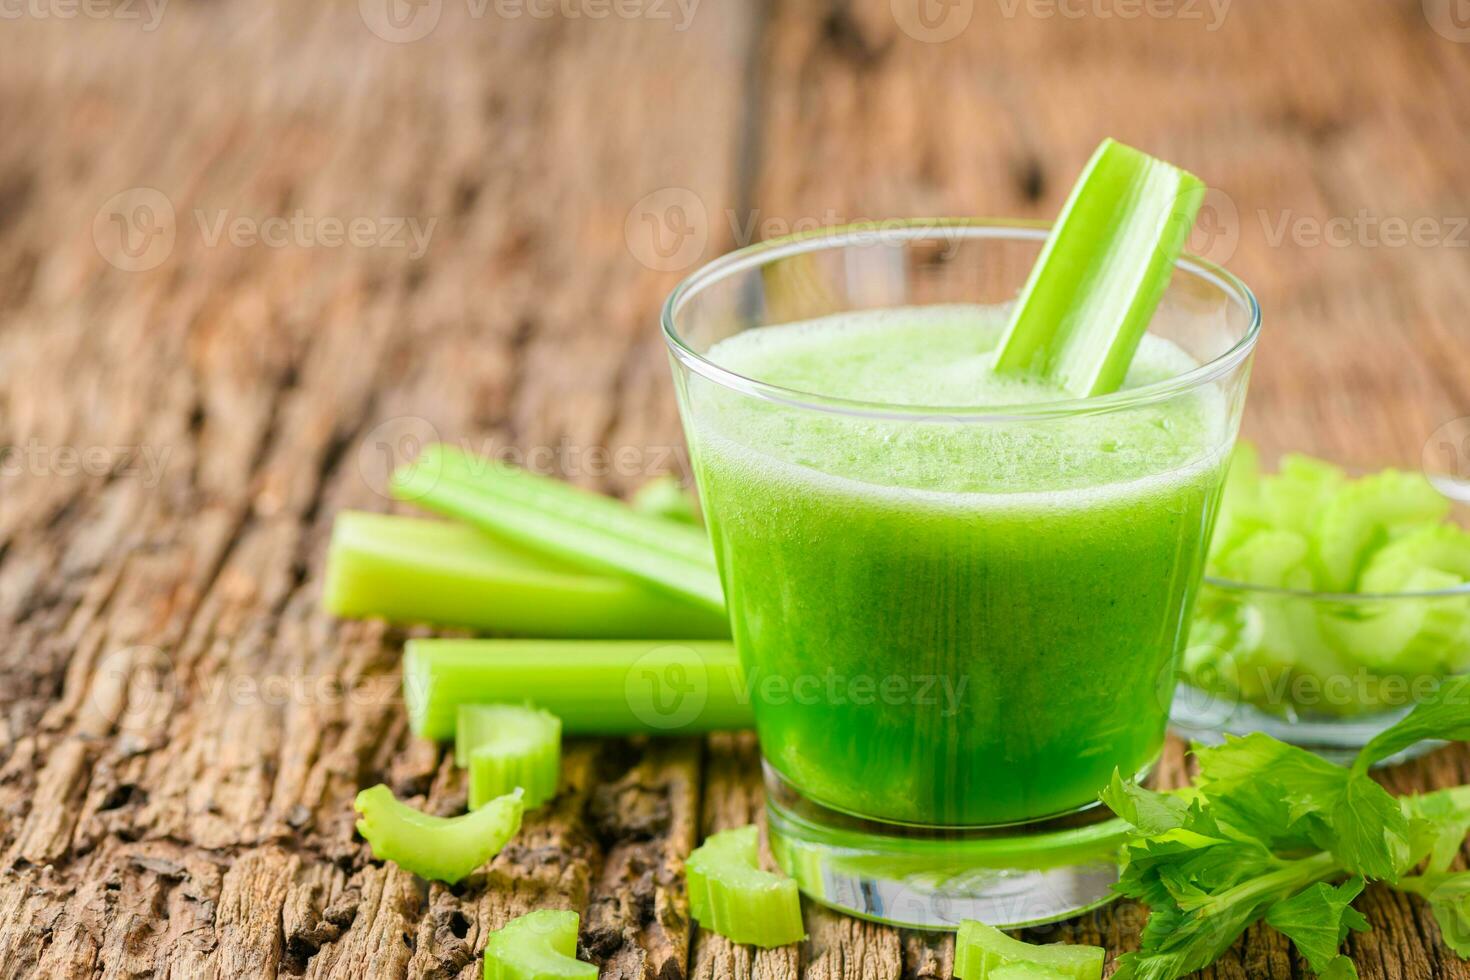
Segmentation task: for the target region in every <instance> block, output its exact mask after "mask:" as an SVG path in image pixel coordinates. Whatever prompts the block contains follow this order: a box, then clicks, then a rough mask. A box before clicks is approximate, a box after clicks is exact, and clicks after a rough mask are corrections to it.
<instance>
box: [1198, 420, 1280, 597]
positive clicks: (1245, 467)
mask: <svg viewBox="0 0 1470 980" xmlns="http://www.w3.org/2000/svg"><path fill="white" fill-rule="evenodd" d="M1269 524H1270V522H1269V521H1268V520H1266V518H1265V515H1264V514H1263V513H1262V508H1261V458H1260V454H1259V453H1258V452H1257V451H1256V447H1255V446H1253V445H1251V444H1250V443H1248V442H1246V441H1244V440H1241V441H1240V442H1237V443H1236V444H1235V451H1234V452H1233V453H1232V454H1231V456H1230V468H1229V470H1227V471H1226V474H1225V484H1224V487H1223V489H1222V491H1221V494H1220V513H1219V515H1218V516H1217V517H1216V518H1215V529H1214V537H1213V539H1212V544H1211V550H1210V570H1211V571H1212V572H1214V571H1215V563H1216V561H1218V559H1219V557H1220V556H1222V555H1225V554H1228V553H1229V552H1230V550H1231V549H1233V548H1235V547H1236V546H1237V545H1239V544H1240V543H1241V542H1242V541H1244V540H1245V539H1246V537H1248V536H1249V535H1250V534H1251V533H1252V532H1254V531H1259V530H1261V529H1262V528H1265V527H1268V526H1269Z"/></svg>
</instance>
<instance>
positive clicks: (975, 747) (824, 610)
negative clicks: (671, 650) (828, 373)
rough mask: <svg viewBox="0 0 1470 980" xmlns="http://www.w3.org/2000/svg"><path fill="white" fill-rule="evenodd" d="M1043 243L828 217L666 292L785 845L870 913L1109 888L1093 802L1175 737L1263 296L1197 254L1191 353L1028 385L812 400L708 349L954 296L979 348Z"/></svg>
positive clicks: (808, 869) (797, 867)
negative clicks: (1055, 392)
mask: <svg viewBox="0 0 1470 980" xmlns="http://www.w3.org/2000/svg"><path fill="white" fill-rule="evenodd" d="M1046 234H1047V229H1046V228H1045V227H1044V226H1037V225H1031V224H1020V223H1005V222H993V221H933V220H925V221H905V222H891V223H886V224H882V225H865V226H850V227H846V228H839V229H832V230H827V231H823V232H819V233H816V234H811V235H805V236H800V237H797V238H792V239H784V240H779V241H774V242H768V243H764V244H760V245H757V246H754V247H751V248H747V249H743V250H741V251H738V252H735V253H732V254H730V255H727V256H725V257H723V258H720V259H718V260H716V261H714V262H712V263H711V264H709V265H707V266H705V267H704V268H702V269H700V270H698V271H697V272H695V273H694V274H693V275H691V276H690V277H689V278H688V279H687V280H685V281H684V282H683V283H682V284H680V285H679V286H678V287H677V288H676V289H675V290H674V291H673V293H672V294H671V295H670V297H669V299H668V302H667V303H666V305H665V307H664V311H663V317H662V325H663V331H664V335H665V338H666V340H667V342H668V347H669V352H670V357H671V362H672V365H673V370H674V377H675V383H676V387H677V391H678V400H679V408H680V414H681V418H682V420H683V424H684V431H685V435H686V438H687V440H688V443H689V449H690V456H691V460H692V463H693V467H694V472H695V477H696V481H697V483H698V487H699V494H700V500H701V504H702V507H703V510H704V514H705V517H706V521H707V523H708V526H709V529H710V536H711V539H712V542H713V545H714V550H715V554H716V558H717V561H718V565H719V571H720V575H721V580H722V582H723V586H724V591H725V596H726V605H727V608H728V611H729V615H730V624H731V632H732V635H733V637H734V641H735V644H736V646H737V648H738V650H739V653H740V658H741V663H742V667H743V670H744V675H745V681H744V683H745V686H746V690H747V691H748V693H749V696H750V697H751V699H752V704H753V709H754V713H755V719H756V727H757V731H758V735H759V739H760V745H761V753H762V758H763V763H764V769H765V779H766V788H767V799H768V817H769V831H770V845H771V850H772V852H773V854H774V856H775V858H776V860H777V861H778V862H779V863H780V864H781V865H782V867H783V868H784V869H785V870H786V871H787V873H789V874H791V875H792V876H793V877H794V878H795V879H796V880H797V882H798V884H799V885H800V887H801V888H802V890H803V891H804V892H805V893H806V894H807V895H808V896H810V897H811V898H813V899H815V900H817V901H819V902H822V903H824V904H827V905H829V906H833V907H836V908H839V909H841V910H843V911H846V912H849V913H851V914H854V915H858V916H862V917H865V918H870V919H875V920H879V921H884V922H889V923H894V924H898V925H905V926H914V927H921V928H954V927H955V926H956V925H957V924H958V922H959V921H960V920H961V919H964V918H977V919H982V920H984V921H987V922H990V923H992V924H1001V925H1017V924H1023V923H1035V922H1041V921H1049V920H1051V919H1055V918H1060V917H1063V916H1065V915H1068V914H1072V913H1074V912H1076V911H1077V910H1079V909H1082V908H1086V907H1089V906H1091V905H1093V904H1097V903H1100V902H1101V901H1104V900H1105V899H1106V897H1107V895H1108V888H1109V886H1110V885H1111V884H1112V882H1113V881H1114V880H1115V879H1116V867H1115V864H1114V862H1113V860H1112V858H1113V856H1114V855H1115V853H1116V848H1117V846H1118V843H1119V840H1118V837H1117V834H1116V830H1115V825H1109V824H1106V823H1102V822H1100V818H1101V817H1103V816H1105V815H1106V814H1105V811H1100V809H1099V807H1098V794H1099V791H1100V790H1101V789H1102V788H1103V787H1104V786H1105V785H1106V784H1107V783H1108V781H1109V780H1110V779H1111V777H1112V775H1113V773H1114V771H1115V770H1116V771H1118V772H1121V773H1122V774H1123V776H1125V777H1143V776H1145V775H1146V774H1147V773H1148V772H1149V770H1150V767H1151V766H1152V765H1153V764H1154V762H1155V761H1156V759H1157V758H1158V755H1159V753H1160V750H1161V748H1162V745H1163V740H1164V733H1165V727H1166V724H1167V721H1168V716H1169V707H1170V701H1171V699H1172V696H1173V691H1174V686H1175V684H1174V681H1175V660H1176V657H1177V656H1178V654H1179V652H1180V650H1181V647H1182V645H1183V643H1184V639H1185V635H1186V632H1187V624H1188V622H1189V614H1190V607H1191V603H1192V600H1193V597H1194V594H1195V591H1196V589H1197V588H1198V585H1199V581H1200V574H1201V569H1202V563H1203V558H1204V554H1205V550H1206V546H1207V544H1208V541H1209V532H1210V526H1211V523H1212V520H1213V516H1214V513H1215V509H1216V503H1217V501H1218V496H1219V492H1220V488H1221V478H1222V476H1223V472H1224V468H1225V466H1226V464H1227V461H1228V459H1229V453H1230V450H1231V447H1232V445H1233V441H1234V438H1235V433H1236V429H1237V426H1238V422H1239V418H1240V412H1241V407H1242V404H1243V401H1244V396H1245V389H1246V382H1247V377H1248V374H1249V364H1250V358H1251V353H1252V350H1253V347H1254V344H1255V340H1256V336H1257V332H1258V330H1259V323H1260V316H1259V309H1258V307H1257V304H1256V301H1255V299H1254V297H1253V296H1252V295H1251V293H1250V291H1249V290H1248V289H1247V288H1246V287H1245V286H1244V285H1243V284H1242V283H1240V282H1239V281H1238V280H1237V279H1235V278H1234V277H1233V276H1231V275H1230V274H1229V273H1227V272H1225V271H1224V270H1222V269H1219V268H1217V267H1215V266H1212V265H1210V264H1208V263H1206V262H1203V261H1200V260H1196V259H1192V258H1189V259H1184V260H1182V261H1180V262H1179V263H1178V266H1177V268H1176V270H1175V273H1174V275H1173V278H1172V281H1171V283H1170V285H1169V288H1168V289H1167V291H1166V294H1165V296H1164V299H1163V302H1162V304H1161V306H1160V309H1159V311H1158V313H1157V314H1156V316H1155V317H1154V320H1153V322H1152V324H1151V327H1150V332H1151V333H1152V334H1153V335H1155V336H1156V337H1159V338H1163V340H1165V341H1168V342H1169V343H1172V344H1173V345H1175V347H1177V348H1178V349H1179V350H1181V351H1183V352H1184V353H1185V354H1187V355H1188V358H1187V359H1184V363H1185V364H1186V365H1188V366H1187V367H1186V368H1185V369H1184V370H1182V372H1181V373H1177V374H1175V375H1174V376H1171V377H1168V378H1165V379H1163V380H1158V381H1155V382H1153V383H1149V384H1144V385H1142V386H1139V387H1132V388H1126V389H1125V390H1122V391H1119V392H1116V393H1113V394H1109V395H1103V396H1099V397H1093V398H1086V399H1059V400H1056V401H1051V402H1045V403H1040V404H1023V405H1015V406H998V407H976V406H973V405H969V406H967V405H922V404H892V403H884V402H882V401H868V400H862V399H860V398H852V397H833V396H832V395H830V394H823V393H821V392H813V391H801V390H795V389H792V388H789V387H783V386H781V385H778V384H775V383H772V382H771V381H770V380H769V379H764V378H761V377H750V376H744V375H741V374H738V373H736V372H734V371H732V370H730V369H728V368H726V367H724V366H722V365H721V363H720V356H719V351H718V350H715V351H713V353H712V348H715V347H716V345H718V344H719V343H720V342H721V341H724V340H727V339H729V338H732V337H734V336H736V335H737V334H741V333H743V332H745V331H751V330H764V329H767V328H770V327H774V326H778V325H781V324H790V323H797V322H802V321H808V320H812V319H816V318H822V317H832V316H857V315H863V316H872V315H873V312H874V311H884V310H889V311H900V312H896V313H890V314H886V315H887V316H889V317H898V318H902V317H903V316H905V314H904V313H903V312H901V311H902V310H904V309H906V308H922V310H921V311H919V312H916V313H915V314H914V322H916V323H928V322H931V321H930V320H926V319H923V318H922V317H921V316H920V313H921V312H928V313H933V312H934V311H935V310H936V309H938V310H939V312H940V313H944V312H945V309H948V310H949V311H951V312H954V313H956V315H960V316H965V315H967V314H966V310H967V309H968V310H969V311H970V312H972V313H974V321H975V324H976V327H975V329H976V330H977V341H976V343H977V345H982V344H984V343H990V342H993V340H994V335H995V333H996V330H997V328H998V326H999V325H1003V323H1004V312H1005V311H1004V306H1005V304H1008V303H1010V302H1012V301H1013V300H1014V299H1015V297H1016V295H1017V293H1018V292H1019V290H1020V288H1021V287H1022V285H1023V284H1024V282H1025V281H1026V278H1027V275H1028V274H1029V272H1030V270H1031V267H1032V265H1033V264H1034V262H1035V260H1036V258H1037V256H1038V254H1039V253H1040V250H1041V248H1042V246H1043V244H1044V242H1045V240H1046ZM960 304H963V306H961V305H960ZM977 308H978V309H977ZM854 322H856V321H854ZM985 324H989V326H988V327H987V326H985ZM984 330H990V331H991V334H990V338H989V339H988V340H983V339H982V338H980V336H979V333H980V332H983V331H984ZM747 339H748V338H747ZM757 339H758V338H757ZM922 342H923V341H922V336H921V337H920V339H919V340H917V341H916V343H922ZM1150 343H1154V344H1158V343H1160V342H1159V341H1150ZM903 353H904V352H903V351H902V350H896V351H894V352H893V353H892V356H893V358H894V359H895V363H897V361H898V360H899V359H901V358H902V357H903ZM1175 353H1177V351H1176V352H1175ZM792 356H798V355H797V354H793V355H792ZM800 356H808V357H810V356H817V357H820V354H819V353H818V354H811V353H810V352H808V353H804V354H801V355H800Z"/></svg>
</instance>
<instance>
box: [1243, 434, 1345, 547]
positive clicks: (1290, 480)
mask: <svg viewBox="0 0 1470 980" xmlns="http://www.w3.org/2000/svg"><path fill="white" fill-rule="evenodd" d="M1346 480H1347V477H1346V475H1345V474H1344V473H1343V472H1342V470H1340V469H1338V468H1337V467H1336V466H1333V465H1332V464H1331V463H1326V462H1323V461H1322V460H1319V459H1313V458H1312V457H1310V456H1303V455H1301V454H1300V453H1291V454H1288V455H1286V456H1283V457H1281V462H1280V465H1279V466H1278V468H1277V471H1276V475H1275V476H1273V477H1272V478H1271V479H1269V480H1265V481H1262V483H1261V489H1260V494H1261V507H1262V510H1263V511H1264V513H1265V515H1266V517H1267V519H1268V520H1269V521H1270V522H1271V525H1272V526H1273V527H1277V528H1284V529H1290V530H1294V531H1299V532H1301V533H1302V534H1309V533H1310V531H1311V530H1312V525H1313V524H1314V523H1315V522H1316V520H1317V516H1318V515H1319V514H1321V513H1322V510H1323V508H1324V507H1325V506H1326V505H1327V503H1328V501H1330V500H1331V499H1333V495H1334V494H1336V493H1337V491H1338V490H1340V489H1341V488H1342V486H1343V484H1344V483H1345V482H1346Z"/></svg>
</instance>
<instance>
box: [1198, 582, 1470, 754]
mask: <svg viewBox="0 0 1470 980" xmlns="http://www.w3.org/2000/svg"><path fill="white" fill-rule="evenodd" d="M1390 664H1392V665H1393V666H1392V667H1390V666H1389V665H1390ZM1466 671H1470V583H1467V584H1464V585H1460V586H1457V587H1455V588H1451V589H1445V590H1441V591H1436V592H1403V593H1391V594H1382V595H1368V594H1334V593H1326V592H1313V591H1305V590H1293V589H1280V588H1270V587H1266V586H1259V585H1248V584H1245V583H1242V582H1231V581H1226V580H1222V579H1215V578H1210V577H1209V576H1206V577H1205V579H1204V581H1203V583H1202V584H1201V585H1200V592H1199V596H1198V597H1197V599H1196V601H1195V609H1194V621H1193V627H1192V629H1191V632H1190V640H1189V646H1188V648H1187V649H1186V650H1185V652H1184V655H1183V657H1182V658H1181V661H1180V664H1179V676H1180V683H1179V686H1178V690H1177V691H1176V693H1175V699H1174V706H1173V710H1172V712H1171V718H1170V720H1171V722H1172V725H1173V727H1174V730H1175V731H1176V732H1178V733H1179V734H1180V735H1183V736H1185V737H1187V738H1190V739H1193V740H1195V741H1199V742H1203V743H1206V744H1218V743H1219V742H1222V741H1223V740H1224V736H1226V735H1247V734H1249V733H1251V732H1265V733H1266V734H1268V735H1270V736H1272V737H1274V738H1277V739H1280V740H1281V741H1283V742H1288V743H1290V744H1293V745H1298V746H1301V747H1302V748H1306V749H1311V750H1313V751H1314V752H1317V753H1318V754H1320V755H1322V756H1324V757H1326V758H1328V759H1331V760H1333V761H1335V762H1346V761H1351V759H1352V758H1353V757H1354V756H1355V755H1356V754H1357V752H1358V750H1359V749H1360V748H1362V747H1363V746H1364V745H1365V744H1367V742H1368V741H1369V740H1370V739H1371V738H1373V737H1374V736H1375V735H1377V734H1378V733H1379V732H1381V731H1383V730H1384V729H1386V728H1388V727H1389V726H1391V725H1393V724H1394V723H1395V722H1397V721H1398V720H1399V719H1401V718H1402V717H1404V715H1406V714H1408V712H1409V711H1410V710H1411V709H1412V708H1413V706H1414V704H1415V703H1416V702H1417V701H1418V700H1420V699H1422V698H1423V697H1424V696H1425V695H1426V694H1428V693H1429V692H1430V691H1432V690H1434V687H1435V685H1436V684H1437V683H1438V682H1439V681H1440V680H1441V679H1443V678H1444V677H1447V676H1450V675H1453V674H1457V673H1463V672H1466ZM1432 748H1434V743H1421V745H1419V746H1415V747H1414V748H1412V749H1408V750H1405V752H1402V753H1400V754H1399V755H1397V756H1394V757H1392V758H1390V759H1387V760H1384V764H1385V765H1388V764H1392V763H1396V762H1400V761H1403V760H1405V759H1408V758H1412V757H1413V756H1415V755H1420V754H1423V753H1424V752H1427V751H1429V750H1430V749H1432Z"/></svg>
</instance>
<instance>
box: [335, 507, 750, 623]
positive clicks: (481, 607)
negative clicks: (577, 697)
mask: <svg viewBox="0 0 1470 980" xmlns="http://www.w3.org/2000/svg"><path fill="white" fill-rule="evenodd" d="M326 577H327V581H326V587H325V589H324V590H323V594H322V603H323V605H324V606H325V607H326V609H327V611H328V612H330V613H332V614H333V615H335V616H346V617H367V616H378V617H382V618H383V619H386V620H388V621H390V622H395V623H433V624H435V625H439V626H462V627H468V628H470V629H476V630H486V631H490V632H496V633H511V634H518V635H521V636H555V637H576V636H587V637H598V638H606V639H616V638H618V637H637V638H649V639H657V638H659V637H677V638H681V639H689V638H696V639H706V638H707V639H719V638H722V637H726V636H729V635H730V628H729V623H728V622H727V621H726V618H725V616H724V614H723V613H716V612H711V611H709V610H707V609H702V608H699V607H697V606H694V605H692V604H690V603H688V602H684V601H681V600H679V599H676V598H673V597H671V596H666V595H663V594H662V593H659V592H656V591H654V590H652V589H649V588H648V587H647V586H644V585H640V584H639V583H637V582H632V581H629V580H627V579H624V578H619V577H611V576H606V575H598V574H595V573H589V572H586V571H583V570H581V569H578V568H574V567H572V566H571V565H568V564H566V563H564V562H560V561H557V560H556V559H554V558H550V557H546V556H544V555H540V554H536V553H534V552H532V551H528V550H526V549H524V548H521V547H518V546H516V545H513V544H511V543H509V542H507V541H503V540H500V539H497V538H494V537H491V536H490V535H487V534H483V533H481V532H480V531H477V530H475V529H474V528H472V527H467V526H465V525H463V524H457V523H452V522H449V521H438V520H423V519H422V518H416V517H395V516H391V515H388V514H370V513H366V512H363V511H343V512H342V513H340V514H338V515H337V519H336V521H335V522H334V524H333V526H332V543H331V548H330V550H329V551H328V553H327V576H326Z"/></svg>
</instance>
